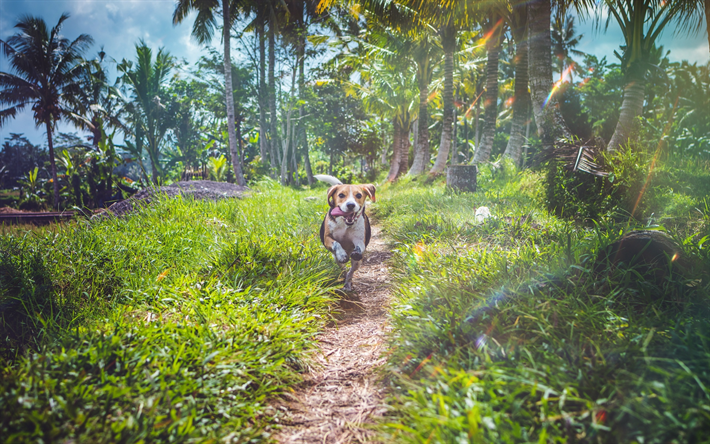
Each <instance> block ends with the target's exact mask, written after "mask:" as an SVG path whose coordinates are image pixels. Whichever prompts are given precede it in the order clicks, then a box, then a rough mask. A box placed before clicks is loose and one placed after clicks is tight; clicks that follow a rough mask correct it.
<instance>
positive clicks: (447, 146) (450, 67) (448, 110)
mask: <svg viewBox="0 0 710 444" xmlns="http://www.w3.org/2000/svg"><path fill="white" fill-rule="evenodd" d="M440 34H441V45H442V47H443V48H444V93H443V94H444V96H443V99H444V100H443V101H444V122H443V124H444V126H443V128H442V130H441V143H440V145H439V152H438V153H437V155H436V161H435V162H434V166H433V167H432V168H431V171H429V172H430V173H431V174H440V173H442V172H443V171H444V168H446V160H447V159H448V158H449V151H450V150H451V132H452V129H453V123H454V49H455V48H456V29H455V28H454V27H453V26H447V27H445V28H442V29H441V32H440Z"/></svg>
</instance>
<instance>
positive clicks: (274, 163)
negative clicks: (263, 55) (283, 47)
mask: <svg viewBox="0 0 710 444" xmlns="http://www.w3.org/2000/svg"><path fill="white" fill-rule="evenodd" d="M275 27H276V17H275V16H274V12H273V8H272V11H271V21H270V23H269V87H268V88H269V91H268V94H269V121H270V123H271V128H270V130H269V144H270V146H271V169H272V170H273V171H276V169H277V168H278V156H277V154H276V151H277V149H278V146H279V143H278V121H277V120H278V119H277V116H276V80H275V77H274V69H275V65H276V41H275V38H276V37H275V35H274V33H275V30H274V28H275Z"/></svg>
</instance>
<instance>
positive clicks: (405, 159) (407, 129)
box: [397, 118, 412, 177]
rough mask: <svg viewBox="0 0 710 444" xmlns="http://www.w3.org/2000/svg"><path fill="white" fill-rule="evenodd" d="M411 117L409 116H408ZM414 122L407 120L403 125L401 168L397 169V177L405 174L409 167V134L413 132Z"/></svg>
mask: <svg viewBox="0 0 710 444" xmlns="http://www.w3.org/2000/svg"><path fill="white" fill-rule="evenodd" d="M408 119H409V118H408ZM411 129H412V124H411V122H410V121H409V120H407V122H406V124H405V125H403V127H402V138H401V139H400V140H401V146H400V150H399V168H398V169H397V177H399V176H401V175H403V174H405V171H407V169H408V168H409V147H410V146H411V144H410V143H409V134H410V133H411Z"/></svg>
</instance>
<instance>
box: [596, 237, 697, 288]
mask: <svg viewBox="0 0 710 444" xmlns="http://www.w3.org/2000/svg"><path fill="white" fill-rule="evenodd" d="M688 266H689V263H688V260H687V258H685V257H684V256H683V252H682V251H681V249H680V247H679V246H678V244H676V243H675V241H674V240H673V239H672V238H671V237H670V236H668V235H667V234H665V233H663V232H661V231H651V230H638V231H631V232H629V233H626V234H625V235H624V236H622V237H621V239H619V240H617V241H616V242H614V243H612V244H611V245H609V246H608V247H607V248H606V249H603V250H601V251H600V252H599V255H598V256H597V261H596V264H595V267H594V270H595V272H597V273H601V272H604V271H606V270H609V269H611V268H635V269H637V271H639V272H640V273H642V274H644V275H646V276H648V277H649V278H651V279H653V280H657V281H660V280H662V279H663V278H664V277H665V276H666V275H667V274H668V273H669V272H671V270H673V271H680V272H683V271H685V270H686V269H687V268H688Z"/></svg>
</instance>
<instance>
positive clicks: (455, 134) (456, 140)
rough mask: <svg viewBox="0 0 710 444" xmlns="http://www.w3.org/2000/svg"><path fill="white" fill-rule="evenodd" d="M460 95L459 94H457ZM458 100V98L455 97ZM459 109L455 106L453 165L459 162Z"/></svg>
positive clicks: (452, 146) (452, 141)
mask: <svg viewBox="0 0 710 444" xmlns="http://www.w3.org/2000/svg"><path fill="white" fill-rule="evenodd" d="M457 97H458V95H457ZM454 100H456V99H454ZM458 122H459V120H458V109H457V108H456V106H454V131H453V134H452V136H451V165H457V164H458V163H459V160H458V157H459V147H458V140H459V139H458V136H457V133H458Z"/></svg>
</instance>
